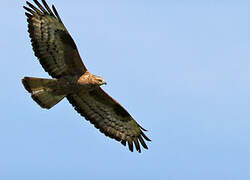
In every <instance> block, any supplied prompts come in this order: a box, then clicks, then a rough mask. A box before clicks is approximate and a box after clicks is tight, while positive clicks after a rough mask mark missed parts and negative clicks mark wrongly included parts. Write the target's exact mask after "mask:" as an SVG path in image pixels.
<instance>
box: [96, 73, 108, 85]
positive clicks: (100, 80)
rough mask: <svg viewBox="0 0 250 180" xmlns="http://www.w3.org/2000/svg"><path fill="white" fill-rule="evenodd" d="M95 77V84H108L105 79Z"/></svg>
mask: <svg viewBox="0 0 250 180" xmlns="http://www.w3.org/2000/svg"><path fill="white" fill-rule="evenodd" d="M93 76H94V81H95V83H96V84H98V85H99V86H101V85H103V84H107V83H106V82H105V80H104V79H103V78H101V77H99V76H96V75H93Z"/></svg>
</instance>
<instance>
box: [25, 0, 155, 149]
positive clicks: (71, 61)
mask: <svg viewBox="0 0 250 180" xmlns="http://www.w3.org/2000/svg"><path fill="white" fill-rule="evenodd" d="M33 1H34V3H35V4H36V6H34V5H33V4H31V3H30V2H28V1H27V2H26V3H27V7H26V6H24V9H25V10H26V11H27V12H25V15H26V16H27V21H28V32H29V35H30V38H31V43H32V47H33V50H34V53H35V56H36V57H37V58H38V59H39V61H40V64H41V65H42V67H43V68H44V70H45V71H46V72H48V74H49V75H50V76H52V78H53V79H44V78H35V77H24V78H23V79H22V84H23V86H24V87H25V89H26V90H27V91H28V92H29V93H30V94H31V97H32V99H33V100H34V101H35V102H36V103H37V104H38V105H40V106H41V107H42V108H46V109H50V108H52V107H53V106H54V105H56V104H57V103H58V102H60V101H61V100H62V99H63V98H67V99H68V101H69V102H70V103H71V104H72V106H73V107H74V108H75V110H76V111H77V112H78V113H80V114H81V115H82V116H84V117H85V119H86V120H89V121H90V122H91V123H92V124H94V126H95V127H96V128H97V129H99V130H100V132H102V133H104V134H105V135H106V136H108V137H110V138H113V139H115V140H117V141H119V142H121V144H123V145H124V146H126V145H128V147H129V150H130V151H132V152H133V148H134V146H135V148H136V150H137V151H138V152H141V146H142V147H144V148H145V149H148V147H147V145H146V143H145V140H146V141H150V139H149V138H148V137H147V136H146V135H145V134H144V132H143V131H146V130H145V129H144V128H142V127H141V126H140V125H139V124H138V123H137V122H136V121H135V120H134V119H133V117H132V116H131V115H130V114H129V113H128V112H127V111H126V110H125V109H124V108H123V107H122V106H121V105H120V104H119V103H118V102H117V101H115V100H114V99H113V98H112V97H111V96H109V95H108V94H107V93H106V92H105V91H104V90H103V89H102V88H101V87H100V86H101V85H103V84H106V82H105V81H104V79H103V78H101V77H99V76H96V75H93V74H91V73H90V72H89V71H88V69H87V68H86V67H85V65H84V64H83V61H82V59H81V57H80V55H79V52H78V50H77V46H76V44H75V42H74V40H73V39H72V37H71V35H70V34H69V32H68V31H67V29H66V27H65V26H64V24H63V22H62V20H61V18H60V16H59V14H58V12H57V10H56V8H55V6H54V5H52V10H51V8H50V7H49V6H48V4H47V3H46V1H45V0H42V4H41V3H39V2H38V1H37V0H33Z"/></svg>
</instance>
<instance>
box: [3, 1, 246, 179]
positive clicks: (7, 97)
mask: <svg viewBox="0 0 250 180" xmlns="http://www.w3.org/2000/svg"><path fill="white" fill-rule="evenodd" d="M47 2H48V4H50V5H51V4H52V3H53V4H55V5H56V7H57V9H58V11H59V14H60V15H61V17H62V20H63V22H64V24H65V25H66V27H67V28H68V30H69V32H70V33H71V35H72V37H73V38H74V40H75V42H76V44H77V45H78V49H79V51H80V54H81V56H82V58H83V59H84V63H85V64H86V66H87V67H88V69H89V70H90V71H91V72H92V73H94V74H97V75H100V76H102V77H104V78H105V80H106V81H107V82H108V85H107V86H105V87H104V89H105V90H106V91H107V92H108V93H109V94H110V95H112V96H113V97H114V98H115V99H116V100H118V101H119V102H120V103H121V104H123V105H124V107H126V108H127V109H128V111H129V112H130V113H131V114H132V116H133V117H134V118H135V119H136V120H137V121H138V122H139V123H140V124H141V125H142V126H143V127H145V128H146V129H148V132H147V135H148V136H149V137H150V138H151V139H152V142H151V143H148V146H149V150H145V151H143V152H142V153H141V154H139V153H137V152H134V153H131V152H129V151H128V149H127V148H124V147H123V146H122V145H120V143H117V142H116V141H114V140H112V139H109V138H107V137H105V136H104V135H103V134H101V133H100V132H99V131H98V130H96V129H95V128H94V126H93V125H91V124H90V123H89V122H87V121H86V120H85V119H84V118H83V117H81V116H80V115H79V114H77V113H76V112H75V111H74V110H73V108H72V107H71V105H70V104H69V103H68V102H67V100H63V101H62V102H60V103H59V104H57V105H56V106H55V107H54V108H53V109H51V110H49V111H48V110H44V109H41V108H40V107H39V106H38V105H36V104H35V102H33V101H32V99H31V98H30V96H29V94H28V93H27V92H26V91H25V90H24V88H23V87H22V85H21V78H22V77H24V76H34V77H49V76H48V75H47V74H46V73H45V72H44V71H43V69H42V67H41V65H40V64H39V63H38V61H37V60H36V58H35V56H34V54H33V51H32V48H31V45H30V40H29V37H28V33H27V23H26V18H25V16H24V10H23V9H22V6H23V5H24V4H25V1H20V0H19V1H17V0H12V1H3V2H1V11H0V15H1V17H3V18H2V19H1V25H2V26H1V27H2V28H1V30H0V33H1V35H2V36H1V42H0V48H1V50H2V51H1V60H0V67H1V71H0V75H1V77H2V82H1V83H2V88H1V102H0V105H1V109H0V113H1V121H0V147H1V148H0V179H5V180H12V179H25V180H34V179H36V180H40V179H41V180H42V179H43V180H44V179H47V180H50V179H51V180H52V179H53V180H55V179H61V180H68V179H74V180H80V179H100V178H102V179H108V178H109V179H120V180H123V179H126V180H127V179H136V178H137V179H138V178H140V179H142V178H143V179H145V180H146V179H153V178H154V179H163V180H165V179H169V180H183V179H192V180H200V179H203V180H210V179H214V180H217V179H218V180H221V179H241V180H247V179H249V178H250V171H249V167H250V155H249V152H250V141H249V138H250V2H249V1H225V0H216V1H215V0H210V1H209V0H204V1H194V0H189V1H185V0H177V1H161V0H158V1H142V0H136V1H121V0H120V1H112V0H107V1H101V0H81V1H80V0H72V1H65V0H60V1H59V0H53V1H52V0H47Z"/></svg>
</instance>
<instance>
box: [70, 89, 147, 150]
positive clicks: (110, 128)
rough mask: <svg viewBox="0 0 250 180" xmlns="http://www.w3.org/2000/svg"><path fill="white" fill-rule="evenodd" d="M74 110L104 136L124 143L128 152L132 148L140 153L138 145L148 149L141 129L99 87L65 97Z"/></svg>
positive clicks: (145, 137)
mask: <svg viewBox="0 0 250 180" xmlns="http://www.w3.org/2000/svg"><path fill="white" fill-rule="evenodd" d="M67 99H68V100H69V102H70V103H71V104H72V105H73V107H74V108H75V110H76V111H77V112H78V113H80V114H81V115H82V116H84V117H85V118H86V119H87V120H89V121H90V122H91V123H92V124H94V126H95V127H96V128H98V129H99V130H100V131H101V132H102V133H104V134H105V135H106V136H108V137H111V138H114V139H116V140H117V141H120V142H121V143H122V144H123V145H124V146H126V142H127V144H128V147H129V150H130V151H133V147H134V145H135V148H136V150H137V151H138V152H141V148H140V145H142V146H143V147H144V148H145V149H148V147H147V145H146V143H145V141H144V140H146V141H150V139H149V138H148V137H147V136H146V135H145V134H144V133H143V131H144V130H145V129H143V128H142V127H141V126H140V125H139V124H138V123H137V122H136V121H135V120H134V119H133V118H132V117H131V116H130V115H129V113H128V112H127V111H126V110H125V109H124V108H123V107H122V106H121V105H120V104H119V103H118V102H116V101H115V100H114V99H113V98H111V97H110V96H109V95H108V94H107V93H105V92H104V91H103V90H102V89H101V88H100V87H98V89H96V90H92V91H90V92H86V91H82V92H79V93H76V94H71V95H68V96H67Z"/></svg>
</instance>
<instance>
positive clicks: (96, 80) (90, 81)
mask: <svg viewBox="0 0 250 180" xmlns="http://www.w3.org/2000/svg"><path fill="white" fill-rule="evenodd" d="M77 83H79V84H80V85H98V86H101V85H103V84H107V83H106V82H105V80H104V79H103V78H102V77H100V76H96V75H93V74H91V73H90V72H88V71H86V72H85V73H84V74H83V75H82V76H81V77H80V78H79V79H78V80H77Z"/></svg>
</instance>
